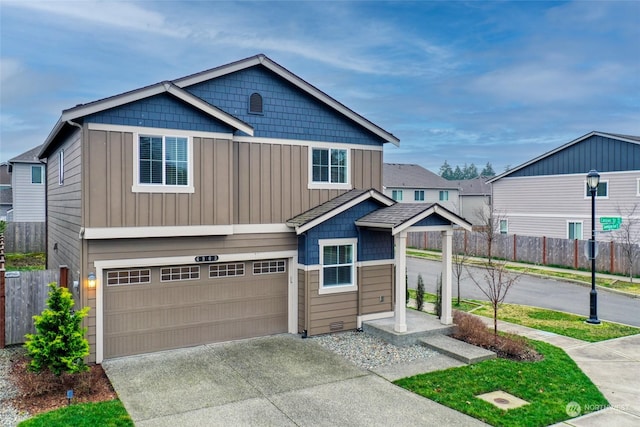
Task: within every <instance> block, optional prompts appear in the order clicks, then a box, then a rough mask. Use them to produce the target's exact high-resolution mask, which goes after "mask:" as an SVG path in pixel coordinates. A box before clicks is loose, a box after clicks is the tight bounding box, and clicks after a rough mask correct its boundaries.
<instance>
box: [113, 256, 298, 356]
mask: <svg viewBox="0 0 640 427" xmlns="http://www.w3.org/2000/svg"><path fill="white" fill-rule="evenodd" d="M102 283H103V284H104V311H103V312H104V321H103V325H104V331H103V340H104V341H103V342H104V344H103V345H104V358H105V359H108V358H113V357H120V356H127V355H132V354H140V353H150V352H154V351H160V350H167V349H173V348H180V347H188V346H193V345H199V344H205V343H213V342H220V341H229V340H235V339H242V338H250V337H257V336H263V335H270V334H275V333H282V332H287V307H288V302H287V283H288V274H287V261H286V260H284V259H278V260H261V261H242V262H231V263H216V264H196V265H178V266H162V267H141V268H127V269H114V270H106V271H105V272H104V277H103V282H102Z"/></svg>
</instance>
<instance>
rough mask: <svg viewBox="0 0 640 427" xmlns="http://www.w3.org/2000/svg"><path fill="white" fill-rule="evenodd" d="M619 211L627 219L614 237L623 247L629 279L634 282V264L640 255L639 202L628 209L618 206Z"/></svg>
mask: <svg viewBox="0 0 640 427" xmlns="http://www.w3.org/2000/svg"><path fill="white" fill-rule="evenodd" d="M617 211H618V215H620V217H622V218H624V219H625V220H623V221H622V224H620V228H619V229H618V230H617V231H615V233H614V238H615V240H616V242H617V243H618V244H619V245H620V247H621V249H622V256H623V257H624V259H625V264H626V267H627V273H628V274H629V280H630V281H631V282H632V283H633V265H634V264H635V262H636V260H637V259H638V258H639V257H640V246H639V244H640V219H638V216H636V212H637V213H640V207H639V206H638V203H636V204H634V205H633V206H631V207H628V208H626V209H623V208H622V207H620V206H618V208H617Z"/></svg>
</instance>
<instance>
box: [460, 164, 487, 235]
mask: <svg viewBox="0 0 640 427" xmlns="http://www.w3.org/2000/svg"><path fill="white" fill-rule="evenodd" d="M487 180H488V178H485V177H482V176H479V177H477V178H473V179H461V180H455V181H451V182H452V183H455V184H456V185H457V186H458V209H459V214H460V216H461V217H463V218H465V219H466V220H467V221H469V222H471V224H473V225H483V224H484V223H485V222H486V219H487V218H488V215H489V213H490V211H491V184H489V183H488V182H487Z"/></svg>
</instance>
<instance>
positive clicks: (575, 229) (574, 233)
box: [567, 221, 583, 240]
mask: <svg viewBox="0 0 640 427" xmlns="http://www.w3.org/2000/svg"><path fill="white" fill-rule="evenodd" d="M582 237H583V236H582V221H567V239H569V240H582Z"/></svg>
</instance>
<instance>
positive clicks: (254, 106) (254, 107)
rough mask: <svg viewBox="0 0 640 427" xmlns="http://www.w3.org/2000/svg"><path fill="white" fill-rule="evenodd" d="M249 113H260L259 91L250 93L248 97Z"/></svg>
mask: <svg viewBox="0 0 640 427" xmlns="http://www.w3.org/2000/svg"><path fill="white" fill-rule="evenodd" d="M249 113H251V114H262V113H263V110H262V95H260V94H259V93H252V94H251V96H250V97H249Z"/></svg>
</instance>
